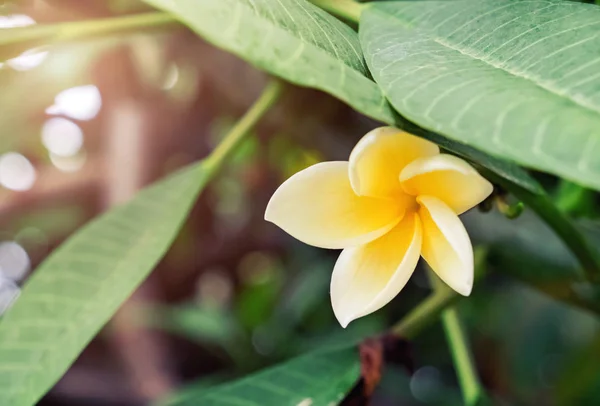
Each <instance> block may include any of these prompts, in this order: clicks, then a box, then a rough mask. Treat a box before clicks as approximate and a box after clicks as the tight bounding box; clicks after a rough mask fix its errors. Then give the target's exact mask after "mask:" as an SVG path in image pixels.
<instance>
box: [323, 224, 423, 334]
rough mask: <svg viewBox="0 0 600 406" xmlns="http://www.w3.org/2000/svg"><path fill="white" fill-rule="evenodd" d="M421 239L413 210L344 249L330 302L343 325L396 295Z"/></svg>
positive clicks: (414, 260) (413, 262) (412, 267)
mask: <svg viewBox="0 0 600 406" xmlns="http://www.w3.org/2000/svg"><path fill="white" fill-rule="evenodd" d="M421 239H422V232H421V222H420V221H419V217H418V215H417V214H416V213H411V214H408V215H406V217H405V218H404V219H403V220H402V221H401V222H400V223H399V224H398V225H397V226H396V227H394V228H393V229H392V230H391V231H390V232H389V233H387V234H386V235H384V236H383V237H380V238H378V239H377V240H375V241H372V242H370V243H368V244H365V245H362V246H360V247H354V248H347V249H345V250H344V251H342V254H341V255H340V257H339V258H338V260H337V262H336V264H335V268H334V269H333V275H332V278H331V304H332V306H333V311H334V313H335V317H336V318H337V319H338V321H339V322H340V324H341V325H342V327H344V328H345V327H346V326H347V325H348V323H350V322H351V321H352V320H355V319H357V318H359V317H362V316H365V315H367V314H369V313H372V312H374V311H376V310H378V309H380V308H382V307H383V306H384V305H386V304H387V303H389V302H390V301H391V300H392V299H393V298H394V297H396V295H397V294H398V293H399V292H400V290H402V288H403V287H404V285H406V282H407V281H408V279H409V278H410V276H411V275H412V273H413V271H414V270H415V267H416V265H417V262H418V261H419V254H420V252H421Z"/></svg>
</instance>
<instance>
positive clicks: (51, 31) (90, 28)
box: [0, 12, 176, 45]
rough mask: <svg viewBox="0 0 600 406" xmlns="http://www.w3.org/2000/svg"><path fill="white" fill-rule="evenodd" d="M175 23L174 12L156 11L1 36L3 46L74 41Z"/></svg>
mask: <svg viewBox="0 0 600 406" xmlns="http://www.w3.org/2000/svg"><path fill="white" fill-rule="evenodd" d="M174 22H176V20H175V18H173V17H172V16H171V15H169V14H167V13H160V12H155V13H144V14H135V15H131V16H124V17H112V18H103V19H96V20H88V21H73V22H64V23H56V24H41V25H35V26H30V27H23V28H13V29H10V30H7V32H6V33H5V34H4V35H2V36H1V37H0V45H14V44H19V43H24V42H30V41H36V40H43V41H44V43H48V42H55V41H60V40H63V41H64V40H72V39H79V38H84V37H90V36H94V35H100V34H109V33H114V32H121V31H125V30H131V29H139V28H149V27H156V26H163V25H166V24H170V23H174Z"/></svg>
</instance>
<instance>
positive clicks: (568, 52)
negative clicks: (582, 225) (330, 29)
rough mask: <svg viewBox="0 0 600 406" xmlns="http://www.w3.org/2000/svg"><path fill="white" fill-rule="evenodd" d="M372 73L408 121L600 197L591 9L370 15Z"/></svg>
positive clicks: (392, 9)
mask: <svg viewBox="0 0 600 406" xmlns="http://www.w3.org/2000/svg"><path fill="white" fill-rule="evenodd" d="M360 39H361V43H362V45H363V51H364V53H365V58H366V60H367V63H368V65H369V68H370V70H371V72H372V74H373V76H374V78H375V80H376V81H377V82H378V83H379V84H380V86H381V87H382V89H383V90H384V92H385V93H386V95H387V97H388V99H389V100H390V102H391V103H392V105H393V106H394V107H395V108H396V109H397V110H398V112H399V113H400V114H402V115H403V116H404V117H406V118H407V119H409V120H411V121H413V122H415V123H417V124H418V125H420V126H422V127H425V128H427V129H430V130H432V131H436V132H439V133H441V134H444V135H446V136H447V137H449V138H451V139H453V140H456V141H459V142H462V143H465V144H468V145H471V146H473V147H476V148H478V149H481V150H483V151H485V152H488V153H490V154H494V155H496V156H499V157H502V158H507V159H510V160H514V161H516V162H517V163H520V164H523V165H525V166H528V167H531V168H535V169H539V170H543V171H547V172H551V173H553V174H556V175H559V176H563V177H565V178H568V179H571V180H573V181H575V182H578V183H581V184H584V185H587V186H590V187H593V188H595V189H600V74H599V73H598V72H600V8H598V7H597V6H594V5H588V4H581V3H573V2H560V1H508V0H482V1H462V0H461V1H426V2H392V3H377V4H372V5H371V6H369V7H367V8H366V10H365V11H364V12H363V13H362V16H361V20H360Z"/></svg>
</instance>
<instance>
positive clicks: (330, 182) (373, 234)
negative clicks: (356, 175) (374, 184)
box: [265, 162, 404, 248]
mask: <svg viewBox="0 0 600 406" xmlns="http://www.w3.org/2000/svg"><path fill="white" fill-rule="evenodd" d="M403 215H404V210H403V209H402V208H401V207H400V205H399V204H398V203H397V202H395V201H393V200H385V199H375V198H371V197H361V196H357V195H356V194H355V193H354V191H352V188H351V187H350V181H349V180H348V162H322V163H319V164H316V165H313V166H311V167H309V168H307V169H305V170H303V171H300V172H298V173H296V174H295V175H294V176H292V177H291V178H289V179H288V180H287V181H285V182H284V183H283V184H282V185H281V186H280V187H279V189H277V191H275V193H274V194H273V197H271V200H270V201H269V204H268V206H267V210H266V212H265V220H267V221H270V222H272V223H275V224H276V225H278V226H279V227H281V228H282V229H283V230H284V231H286V232H287V233H288V234H290V235H292V236H293V237H295V238H297V239H298V240H300V241H302V242H304V243H306V244H309V245H314V246H316V247H321V248H346V247H352V246H355V245H360V244H364V243H367V242H369V241H372V240H374V239H376V238H378V237H380V236H382V235H383V234H385V233H386V232H388V231H389V230H390V229H392V228H393V227H394V226H395V225H396V224H398V221H400V219H401V218H402V216H403Z"/></svg>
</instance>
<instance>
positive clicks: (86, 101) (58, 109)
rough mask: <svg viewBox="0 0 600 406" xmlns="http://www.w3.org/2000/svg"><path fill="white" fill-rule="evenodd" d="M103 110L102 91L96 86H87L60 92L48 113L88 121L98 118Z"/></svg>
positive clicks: (47, 110)
mask: <svg viewBox="0 0 600 406" xmlns="http://www.w3.org/2000/svg"><path fill="white" fill-rule="evenodd" d="M101 108H102V96H101V94H100V90H98V88H97V87H96V86H94V85H85V86H77V87H72V88H70V89H67V90H63V91H62V92H60V93H59V94H58V95H57V96H56V98H55V99H54V104H53V105H52V106H50V107H48V108H47V109H46V113H48V114H51V115H63V116H67V117H69V118H72V119H74V120H82V121H87V120H91V119H93V118H94V117H96V116H97V115H98V113H99V112H100V109H101Z"/></svg>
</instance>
